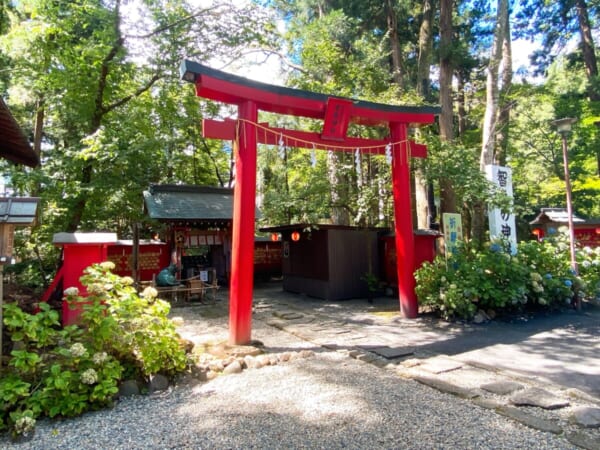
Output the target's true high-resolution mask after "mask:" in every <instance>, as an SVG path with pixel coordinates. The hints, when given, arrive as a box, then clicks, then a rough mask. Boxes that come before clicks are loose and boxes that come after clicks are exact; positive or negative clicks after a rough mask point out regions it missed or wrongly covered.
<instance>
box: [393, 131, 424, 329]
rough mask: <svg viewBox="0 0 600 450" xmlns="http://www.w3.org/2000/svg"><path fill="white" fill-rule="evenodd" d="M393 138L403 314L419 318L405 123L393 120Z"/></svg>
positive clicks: (396, 224)
mask: <svg viewBox="0 0 600 450" xmlns="http://www.w3.org/2000/svg"><path fill="white" fill-rule="evenodd" d="M390 132H391V136H392V141H394V142H401V144H398V145H394V148H393V151H392V189H393V193H394V227H395V232H396V255H397V263H398V264H397V271H398V297H399V301H400V313H401V314H402V316H403V317H407V318H415V317H417V314H418V311H419V307H418V303H417V296H416V294H415V277H414V272H415V243H414V236H413V225H412V212H411V205H410V164H409V156H408V155H409V153H408V147H409V146H408V145H406V143H404V142H405V141H406V137H407V125H406V124H405V123H398V122H395V123H390Z"/></svg>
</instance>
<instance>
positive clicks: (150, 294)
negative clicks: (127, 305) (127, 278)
mask: <svg viewBox="0 0 600 450" xmlns="http://www.w3.org/2000/svg"><path fill="white" fill-rule="evenodd" d="M157 296H158V291H157V290H156V289H155V288H153V287H152V286H148V287H147V288H146V289H144V291H143V292H142V297H145V298H156V297H157Z"/></svg>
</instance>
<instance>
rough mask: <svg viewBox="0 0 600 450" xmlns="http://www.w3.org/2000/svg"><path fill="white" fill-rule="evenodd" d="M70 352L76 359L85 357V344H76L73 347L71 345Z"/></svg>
mask: <svg viewBox="0 0 600 450" xmlns="http://www.w3.org/2000/svg"><path fill="white" fill-rule="evenodd" d="M69 352H70V353H71V355H73V356H74V357H75V358H79V357H81V356H83V355H85V352H86V350H85V347H84V345H83V344H81V343H79V342H76V343H74V344H73V345H71V348H70V349H69Z"/></svg>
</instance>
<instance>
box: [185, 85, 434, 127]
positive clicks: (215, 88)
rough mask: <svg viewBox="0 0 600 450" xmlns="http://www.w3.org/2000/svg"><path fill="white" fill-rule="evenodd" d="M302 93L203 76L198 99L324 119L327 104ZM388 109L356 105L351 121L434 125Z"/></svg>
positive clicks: (428, 118) (422, 116) (429, 118)
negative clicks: (253, 106)
mask: <svg viewBox="0 0 600 450" xmlns="http://www.w3.org/2000/svg"><path fill="white" fill-rule="evenodd" d="M288 91H291V90H289V89H288ZM298 92H299V94H298V95H286V94H282V93H280V92H278V91H272V90H266V89H261V88H260V87H254V86H251V85H248V84H240V83H236V82H233V81H228V80H224V79H220V78H216V77H212V76H210V75H206V74H202V75H200V76H199V77H198V79H197V81H196V95H197V96H199V97H204V98H208V99H211V100H215V101H218V102H223V103H230V104H234V105H240V104H242V103H243V102H246V101H251V102H253V103H255V104H256V107H257V108H258V109H260V110H261V111H268V112H273V113H278V114H287V115H293V116H302V117H311V118H314V119H324V118H325V111H326V103H325V102H324V101H322V100H321V99H320V98H319V97H316V98H313V97H308V96H302V95H301V93H302V91H298ZM386 106H387V105H378V104H374V103H373V104H370V105H369V107H367V106H359V105H357V104H354V103H353V104H352V106H351V108H350V112H349V117H350V119H349V120H350V122H354V123H359V124H363V125H385V124H387V123H388V122H390V121H397V122H405V123H415V124H427V123H433V121H434V118H435V115H434V114H432V113H419V112H400V111H396V110H393V109H392V108H389V107H386Z"/></svg>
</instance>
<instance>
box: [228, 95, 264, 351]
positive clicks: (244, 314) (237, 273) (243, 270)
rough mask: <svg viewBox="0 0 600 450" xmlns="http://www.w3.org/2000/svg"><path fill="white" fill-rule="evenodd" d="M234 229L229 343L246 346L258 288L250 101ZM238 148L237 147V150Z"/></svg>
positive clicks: (243, 124) (242, 114)
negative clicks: (256, 280) (256, 281)
mask: <svg viewBox="0 0 600 450" xmlns="http://www.w3.org/2000/svg"><path fill="white" fill-rule="evenodd" d="M238 117H239V118H240V119H242V120H240V121H239V122H238V130H237V132H238V139H237V141H236V142H237V143H238V144H237V146H236V145H235V144H234V152H235V187H234V191H233V228H232V242H231V285H230V298H231V299H234V301H230V303H229V341H230V343H231V344H246V343H248V342H249V341H250V339H251V334H252V291H253V287H254V219H255V217H254V214H255V213H254V211H255V208H256V204H255V201H256V132H255V129H254V125H252V124H254V123H256V121H257V119H258V109H257V107H256V104H255V103H254V102H251V101H248V102H245V103H242V104H241V105H239V106H238ZM236 147H237V148H236Z"/></svg>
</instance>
